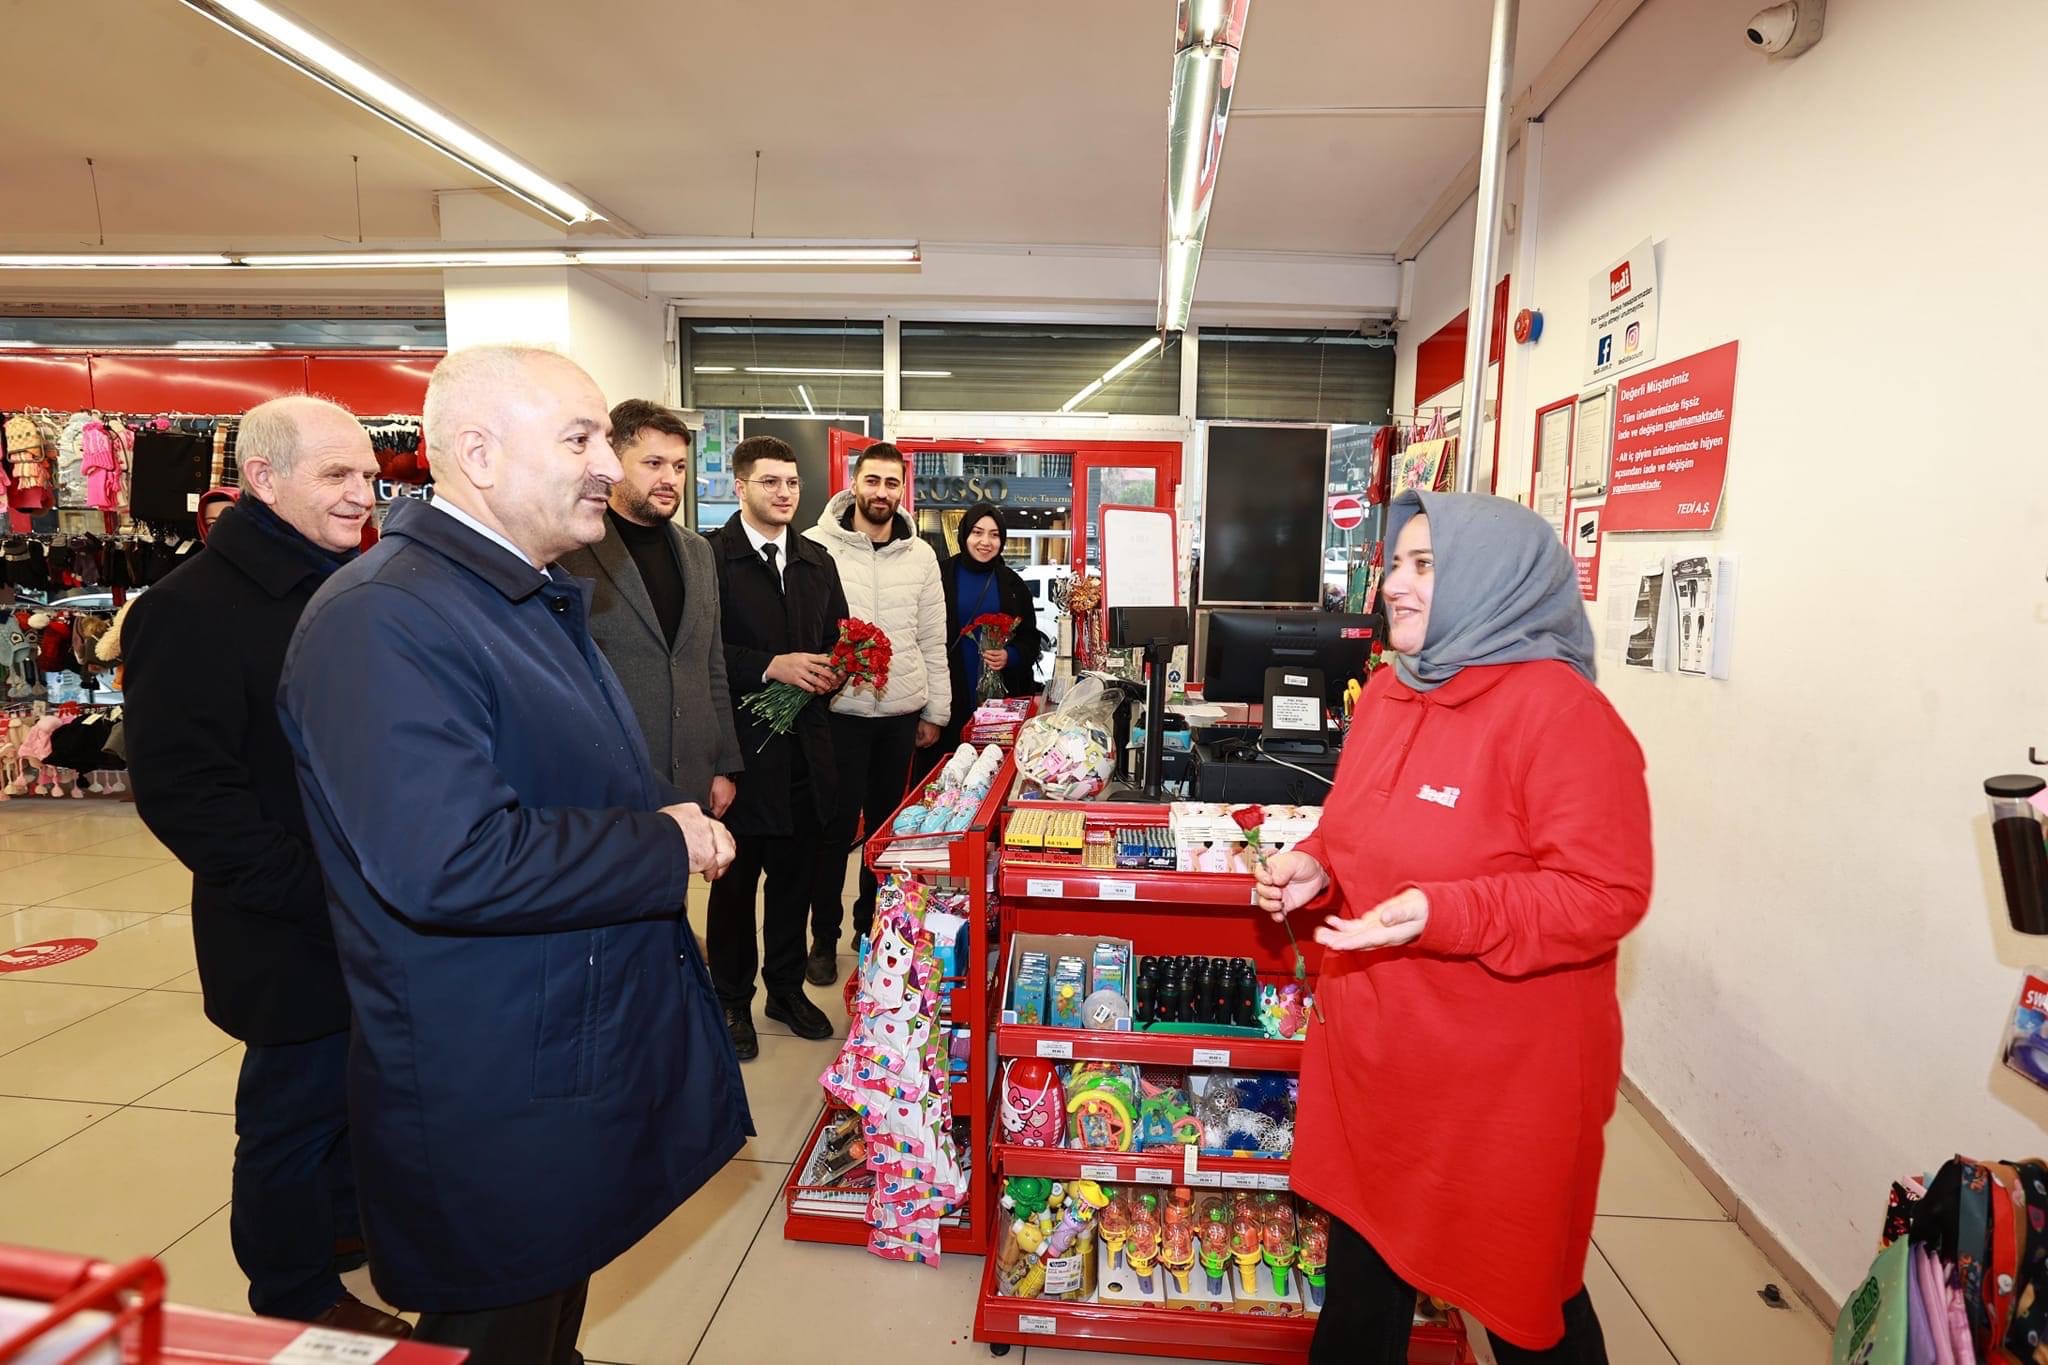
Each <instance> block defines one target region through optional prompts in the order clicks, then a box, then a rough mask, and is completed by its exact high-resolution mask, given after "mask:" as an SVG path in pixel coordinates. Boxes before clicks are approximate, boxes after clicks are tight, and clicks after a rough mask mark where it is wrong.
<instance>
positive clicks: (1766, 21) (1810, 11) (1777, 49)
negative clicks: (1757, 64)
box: [1743, 0, 1827, 62]
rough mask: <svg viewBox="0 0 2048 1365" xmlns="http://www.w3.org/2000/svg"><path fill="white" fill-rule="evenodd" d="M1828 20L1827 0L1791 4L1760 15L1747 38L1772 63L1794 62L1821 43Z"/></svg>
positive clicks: (1798, 0) (1800, 0) (1799, 0)
mask: <svg viewBox="0 0 2048 1365" xmlns="http://www.w3.org/2000/svg"><path fill="white" fill-rule="evenodd" d="M1826 16H1827V0H1791V3H1788V4H1783V5H1772V6H1771V7H1770V8H1769V9H1766V10H1759V11H1757V13H1756V15H1755V17H1753V18H1752V19H1751V20H1750V21H1749V27H1747V28H1746V29H1744V30H1743V36H1744V37H1745V38H1747V39H1748V40H1749V45H1750V46H1751V47H1753V48H1755V49H1756V50H1757V51H1759V52H1761V53H1764V54H1765V55H1766V56H1768V57H1769V58H1770V59H1771V60H1772V61H1774V62H1783V61H1790V60H1791V59H1792V58H1794V57H1797V56H1798V55H1799V54H1800V53H1802V52H1804V51H1806V49H1808V48H1810V47H1812V46H1813V45H1814V44H1815V43H1817V42H1819V41H1820V34H1821V24H1822V21H1823V20H1824V19H1825V18H1826Z"/></svg>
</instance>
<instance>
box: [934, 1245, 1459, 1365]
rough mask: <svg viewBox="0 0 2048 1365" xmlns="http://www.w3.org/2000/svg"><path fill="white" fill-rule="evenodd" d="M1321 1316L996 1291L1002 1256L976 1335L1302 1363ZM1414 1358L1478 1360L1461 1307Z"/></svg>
mask: <svg viewBox="0 0 2048 1365" xmlns="http://www.w3.org/2000/svg"><path fill="white" fill-rule="evenodd" d="M1315 1330H1316V1320H1315V1319H1314V1318H1308V1317H1296V1318H1282V1317H1272V1316H1268V1315H1265V1314H1259V1313H1235V1312H1223V1313H1218V1312H1197V1311H1194V1310H1191V1309H1185V1308H1122V1307H1112V1306H1108V1305H1104V1304H1096V1303H1069V1302H1067V1301H1065V1300H1063V1299H1016V1298H1011V1297H1009V1296H1007V1295H1004V1294H998V1293H997V1292H996V1258H995V1257H993V1256H991V1257H989V1258H988V1264H987V1265H986V1266H984V1267H983V1268H982V1276H981V1299H980V1301H979V1302H978V1303H977V1304H976V1305H975V1313H974V1339H975V1340H976V1341H982V1342H989V1343H992V1344H1009V1345H1016V1346H1034V1345H1047V1344H1052V1343H1051V1342H1049V1341H1048V1339H1049V1338H1051V1339H1055V1340H1056V1342H1057V1344H1058V1345H1059V1346H1061V1347H1067V1348H1075V1349H1079V1350H1084V1351H1121V1352H1125V1353H1127V1354H1130V1355H1145V1356H1160V1357H1165V1358H1169V1359H1170V1358H1174V1357H1196V1358H1199V1359H1203V1360H1215V1359H1225V1360H1241V1361H1248V1362H1255V1363H1256V1365H1300V1362H1301V1361H1303V1360H1305V1359H1307V1358H1308V1345H1309V1340H1310V1338H1312V1337H1313V1336H1314V1335H1315ZM1408 1360H1409V1365H1476V1362H1477V1360H1478V1357H1477V1356H1475V1355H1474V1354H1473V1352H1472V1348H1471V1345H1470V1344H1469V1343H1468V1342H1467V1341H1466V1339H1465V1323H1464V1319H1463V1318H1462V1317H1461V1316H1460V1315H1459V1314H1458V1313H1457V1312H1455V1311H1453V1312H1452V1313H1451V1315H1450V1319H1449V1321H1447V1322H1444V1323H1423V1324H1418V1325H1417V1326H1416V1328H1415V1333H1414V1335H1413V1336H1412V1337H1411V1338H1410V1339H1409V1346H1408Z"/></svg>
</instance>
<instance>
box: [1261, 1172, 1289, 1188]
mask: <svg viewBox="0 0 2048 1365" xmlns="http://www.w3.org/2000/svg"><path fill="white" fill-rule="evenodd" d="M1259 1188H1260V1189H1262V1190H1284V1189H1286V1188H1287V1177H1286V1176H1284V1175H1262V1176H1260V1177H1259Z"/></svg>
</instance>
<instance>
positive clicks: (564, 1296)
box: [412, 1280, 590, 1365]
mask: <svg viewBox="0 0 2048 1365" xmlns="http://www.w3.org/2000/svg"><path fill="white" fill-rule="evenodd" d="M589 1297H590V1281H589V1280H584V1281H582V1282H580V1283H578V1284H574V1285H571V1286H570V1287H569V1288H567V1289H565V1290H563V1291H562V1292H561V1293H559V1294H550V1295H548V1296H547V1297H546V1298H544V1299H535V1300H534V1301H533V1302H532V1303H518V1304H513V1305H512V1306H511V1307H510V1308H486V1309H484V1310H482V1311H481V1312H476V1313H422V1314H420V1325H419V1326H418V1327H415V1328H414V1329H413V1333H412V1339H413V1340H414V1341H425V1342H431V1343H432V1344H434V1345H436V1346H461V1347H465V1348H467V1349H468V1351H469V1365H583V1355H582V1353H581V1352H580V1351H578V1350H577V1349H576V1338H577V1336H578V1335H579V1334H580V1333H581V1332H582V1331H583V1306H584V1303H585V1302H586V1301H587V1300H588V1299H589Z"/></svg>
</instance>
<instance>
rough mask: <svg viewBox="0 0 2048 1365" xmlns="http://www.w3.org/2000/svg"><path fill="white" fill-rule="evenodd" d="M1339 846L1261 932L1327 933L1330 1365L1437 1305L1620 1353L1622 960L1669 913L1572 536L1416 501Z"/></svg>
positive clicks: (1325, 1325)
mask: <svg viewBox="0 0 2048 1365" xmlns="http://www.w3.org/2000/svg"><path fill="white" fill-rule="evenodd" d="M1387 539H1388V543H1389V544H1390V545H1391V546H1392V552H1391V554H1390V555H1389V557H1388V565H1387V577H1386V583H1385V585H1384V590H1383V593H1382V597H1383V602H1384V607H1385V610H1386V613H1387V618H1388V645H1389V647H1390V648H1391V650H1392V651H1393V653H1394V667H1393V668H1390V669H1382V670H1381V671H1380V672H1379V673H1378V674H1376V675H1375V676H1374V678H1373V680H1372V682H1371V684H1370V686H1368V687H1367V688H1366V692H1365V696H1364V699H1363V700H1362V701H1361V702H1360V704H1359V708H1358V710H1357V713H1356V716H1355V719H1354V721H1353V724H1352V728H1351V733H1350V737H1349V738H1348V739H1347V741H1346V742H1345V746H1344V758H1343V761H1342V763H1341V764H1340V765H1339V767H1338V770H1337V785H1336V789H1335V790H1334V791H1333V792H1331V794H1330V799H1329V804H1328V805H1327V806H1325V807H1324V810H1323V819H1322V827H1321V829H1320V831H1319V832H1318V833H1317V834H1316V836H1315V837H1314V838H1312V839H1309V840H1306V841H1304V842H1303V844H1302V845H1301V846H1300V847H1299V849H1297V850H1296V851H1295V852H1292V853H1286V854H1281V855H1279V856H1277V857H1274V858H1273V859H1271V860H1270V862H1269V864H1268V866H1267V868H1266V869H1264V870H1263V871H1262V872H1261V873H1260V876H1259V886H1258V896H1259V902H1260V904H1261V906H1263V907H1264V908H1265V909H1266V910H1267V911H1268V912H1269V913H1273V914H1276V915H1277V914H1284V913H1287V912H1289V911H1294V910H1300V909H1310V910H1314V911H1321V912H1323V913H1324V914H1325V915H1326V918H1325V919H1324V920H1323V925H1322V927H1321V928H1320V929H1318V930H1317V931H1316V941H1317V942H1318V943H1320V944H1321V945H1322V946H1323V950H1324V952H1323V959H1322V970H1321V977H1320V981H1319V983H1318V985H1319V992H1318V996H1319V1000H1320V1003H1321V1005H1322V1011H1323V1015H1324V1020H1325V1022H1324V1023H1322V1024H1321V1025H1318V1026H1316V1027H1313V1028H1312V1029H1311V1031H1310V1037H1309V1041H1308V1046H1307V1050H1306V1052H1305V1053H1304V1055H1303V1060H1302V1076H1301V1100H1300V1116H1299V1120H1298V1127H1297V1133H1296V1138H1295V1145H1294V1172H1295V1174H1294V1188H1295V1189H1296V1191H1298V1192H1299V1193H1300V1194H1302V1195H1303V1196H1304V1197H1306V1198H1308V1199H1311V1200H1313V1201H1315V1202H1316V1203H1317V1204H1319V1205H1321V1206H1322V1207H1323V1208H1325V1209H1327V1210H1328V1211H1329V1212H1330V1213H1331V1215H1332V1216H1333V1220H1334V1221H1333V1225H1332V1228H1331V1238H1330V1262H1329V1271H1328V1282H1327V1283H1328V1288H1327V1294H1328V1298H1327V1303H1326V1306H1325V1309H1324V1312H1323V1315H1322V1319H1321V1321H1320V1322H1319V1323H1318V1324H1317V1328H1316V1336H1315V1344H1314V1347H1313V1349H1312V1351H1311V1354H1310V1359H1311V1360H1312V1361H1336V1360H1344V1361H1367V1362H1378V1361H1385V1362H1396V1361H1405V1360H1406V1359H1407V1358H1408V1356H1407V1340H1408V1332H1409V1325H1410V1321H1411V1318H1412V1315H1413V1312H1414V1307H1415V1294H1416V1290H1418V1289H1420V1290H1422V1291H1423V1292H1425V1293H1427V1294H1429V1295H1431V1296H1433V1297H1436V1298H1442V1299H1445V1300H1448V1301H1450V1302H1452V1303H1456V1304H1458V1305H1459V1306H1461V1307H1463V1308H1464V1309H1466V1311H1468V1312H1470V1313H1471V1314H1472V1315H1473V1316H1474V1317H1476V1318H1477V1319H1478V1320H1479V1321H1480V1322H1481V1323H1482V1324H1484V1325H1485V1327H1486V1328H1487V1329H1488V1331H1489V1332H1490V1333H1491V1334H1492V1337H1493V1342H1494V1351H1495V1353H1496V1355H1497V1357H1498V1358H1499V1360H1500V1361H1501V1362H1502V1365H1515V1363H1516V1362H1531V1361H1534V1362H1557V1363H1558V1365H1563V1363H1565V1362H1569V1363H1570V1365H1586V1363H1587V1362H1604V1361H1605V1360H1606V1352H1605V1347H1604V1346H1603V1344H1602V1341H1601V1334H1600V1323H1599V1319H1598V1318H1597V1317H1596V1316H1595V1315H1594V1312H1593V1306H1592V1303H1591V1301H1590V1300H1589V1299H1588V1298H1587V1296H1586V1292H1585V1265H1586V1252H1587V1246H1588V1243H1589V1242H1590V1241H1591V1239H1592V1231H1593V1210H1594V1203H1595V1198H1596V1195H1597V1192H1598V1188H1599V1183H1600V1162H1601V1157H1602V1154H1603V1146H1602V1130H1603V1129H1604V1127H1605V1126H1606V1123H1607V1120H1608V1118H1609V1117H1610V1116H1611V1115H1612V1114H1613V1112H1614V1105H1615V1091H1616V1089H1617V1087H1618V1085H1619V1083H1620V1079H1621V1012H1620V1008H1619V1006H1618V1004H1617V1002H1616V998H1615V951H1616V945H1617V944H1619V943H1620V941H1621V939H1622V936H1623V935H1625V934H1626V933H1628V931H1629V930H1630V929H1631V928H1633V927H1634V926H1635V924H1636V922H1637V921H1638V920H1640V919H1641V918H1642V916H1643V912H1644V911H1645V910H1646V909H1647V908H1648V906H1649V900H1650V808H1649V797H1648V794H1647V792H1646V789H1645V787H1644V783H1643V758H1642V752H1641V751H1640V750H1639V749H1638V748H1637V747H1636V742H1635V739H1634V737H1633V736H1632V735H1630V734H1629V731H1628V727H1627V726H1626V725H1624V724H1623V723H1622V721H1621V718H1620V717H1619V716H1618V715H1616V714H1615V712H1614V708H1613V707H1611V706H1610V705H1608V702H1607V699H1606V697H1604V696H1603V695H1601V693H1600V690H1599V689H1598V688H1597V687H1595V686H1594V667H1593V633H1592V629H1591V627H1590V626H1589V625H1588V624H1587V621H1586V612H1585V607H1584V604H1583V603H1582V602H1581V601H1580V598H1579V590H1578V583H1577V577H1576V574H1575V572H1574V570H1573V566H1572V563H1571V559H1570V557H1569V556H1568V554H1567V553H1566V551H1565V548H1564V546H1563V545H1562V544H1560V543H1559V540H1558V537H1557V534H1556V532H1554V531H1553V530H1552V529H1551V528H1550V526H1549V525H1548V524H1547V523H1546V522H1544V521H1543V519H1542V518H1540V517H1538V516H1537V515H1536V514H1535V513H1533V512H1531V511H1529V510H1528V509H1526V508H1523V507H1519V506H1517V505H1515V504H1514V503H1511V502H1508V501H1506V500H1505V499H1501V498H1490V497H1477V496H1472V495H1469V494H1467V495H1458V494H1438V493H1420V492H1407V493H1403V494H1401V495H1400V497H1398V498H1397V499H1395V502H1394V506H1393V508H1392V510H1391V514H1390V516H1389V518H1388V526H1387Z"/></svg>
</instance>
